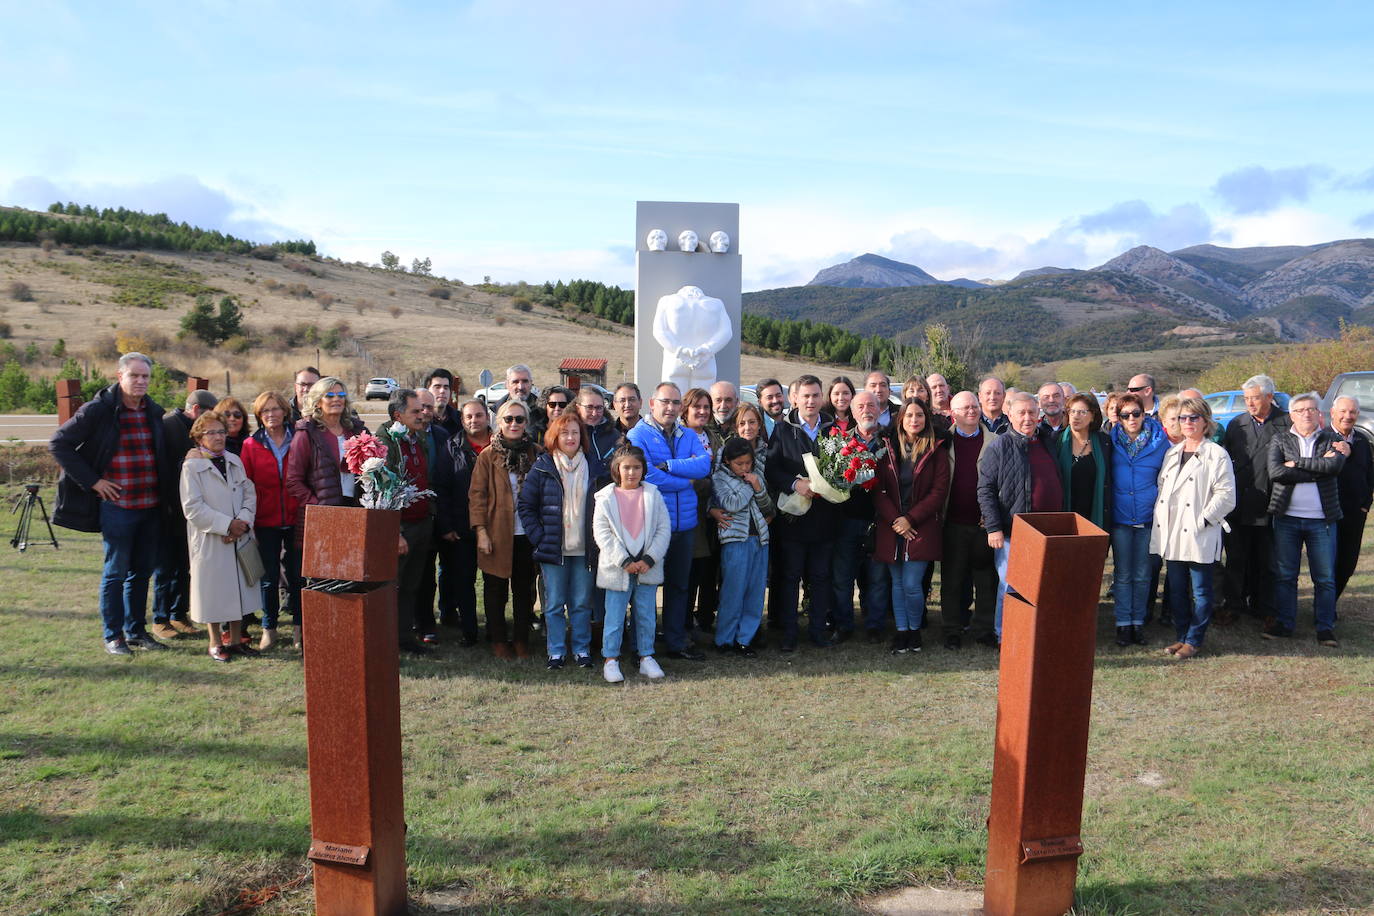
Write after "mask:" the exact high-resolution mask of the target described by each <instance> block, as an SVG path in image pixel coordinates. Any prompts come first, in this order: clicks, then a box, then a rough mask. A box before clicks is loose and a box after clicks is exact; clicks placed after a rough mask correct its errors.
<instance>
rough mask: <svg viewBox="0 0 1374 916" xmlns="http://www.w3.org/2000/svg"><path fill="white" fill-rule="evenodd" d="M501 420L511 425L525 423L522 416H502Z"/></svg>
mask: <svg viewBox="0 0 1374 916" xmlns="http://www.w3.org/2000/svg"><path fill="white" fill-rule="evenodd" d="M501 422H502V423H508V424H510V425H511V426H523V425H525V418H524V417H502V418H501Z"/></svg>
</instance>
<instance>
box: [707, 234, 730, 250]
mask: <svg viewBox="0 0 1374 916" xmlns="http://www.w3.org/2000/svg"><path fill="white" fill-rule="evenodd" d="M711 250H712V251H714V252H715V253H716V254H725V253H726V252H727V251H729V250H730V233H728V232H726V231H725V230H723V229H717V230H716V231H715V232H712V233H711Z"/></svg>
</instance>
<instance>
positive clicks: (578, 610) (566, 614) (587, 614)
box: [539, 556, 596, 658]
mask: <svg viewBox="0 0 1374 916" xmlns="http://www.w3.org/2000/svg"><path fill="white" fill-rule="evenodd" d="M539 568H540V571H541V572H542V573H543V576H544V589H545V592H544V593H545V595H546V596H547V597H548V604H547V605H545V608H544V628H545V635H546V636H547V640H548V648H549V658H562V657H563V656H564V654H565V653H566V651H567V648H568V622H569V621H570V620H571V621H572V652H573V655H576V656H579V657H580V656H583V655H591V654H592V586H593V585H594V584H595V583H596V577H595V574H594V573H593V572H592V571H591V570H590V569H588V568H587V558H586V557H584V556H575V557H564V558H563V565H562V566H555V565H554V564H553V563H540V564H539Z"/></svg>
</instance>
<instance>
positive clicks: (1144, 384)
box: [1126, 372, 1159, 418]
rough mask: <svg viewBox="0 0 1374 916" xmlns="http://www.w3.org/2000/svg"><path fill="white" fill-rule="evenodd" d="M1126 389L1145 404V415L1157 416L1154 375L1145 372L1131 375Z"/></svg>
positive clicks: (1157, 406) (1157, 404)
mask: <svg viewBox="0 0 1374 916" xmlns="http://www.w3.org/2000/svg"><path fill="white" fill-rule="evenodd" d="M1126 390H1127V391H1129V392H1130V393H1131V394H1133V395H1135V396H1136V397H1138V398H1140V403H1142V404H1144V405H1145V416H1147V417H1156V418H1158V416H1159V401H1158V400H1157V399H1156V398H1155V377H1154V376H1153V375H1149V374H1147V373H1145V372H1142V373H1140V374H1139V375H1133V376H1131V380H1130V381H1129V382H1127V383H1126Z"/></svg>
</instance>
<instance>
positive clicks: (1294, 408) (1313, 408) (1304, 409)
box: [1288, 407, 1321, 413]
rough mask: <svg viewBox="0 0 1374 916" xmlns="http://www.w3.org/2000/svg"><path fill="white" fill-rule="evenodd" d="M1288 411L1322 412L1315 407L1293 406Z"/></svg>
mask: <svg viewBox="0 0 1374 916" xmlns="http://www.w3.org/2000/svg"><path fill="white" fill-rule="evenodd" d="M1288 412H1289V413H1321V411H1320V410H1318V409H1317V408H1315V407H1292V408H1289V411H1288Z"/></svg>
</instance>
